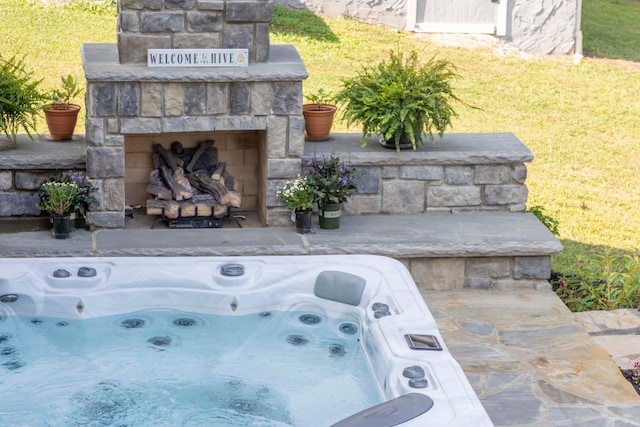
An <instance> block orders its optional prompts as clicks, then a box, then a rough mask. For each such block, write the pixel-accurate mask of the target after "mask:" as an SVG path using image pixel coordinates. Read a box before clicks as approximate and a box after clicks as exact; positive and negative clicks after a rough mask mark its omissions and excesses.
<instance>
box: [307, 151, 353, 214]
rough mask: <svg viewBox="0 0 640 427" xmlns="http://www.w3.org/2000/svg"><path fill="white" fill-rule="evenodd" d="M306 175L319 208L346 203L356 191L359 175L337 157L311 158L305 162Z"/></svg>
mask: <svg viewBox="0 0 640 427" xmlns="http://www.w3.org/2000/svg"><path fill="white" fill-rule="evenodd" d="M306 174H307V177H308V178H309V182H310V184H311V186H312V187H313V191H314V200H315V201H316V202H317V203H318V205H319V206H325V205H328V204H336V203H343V202H346V201H347V199H348V198H349V196H351V194H353V193H355V192H357V191H358V178H360V176H361V174H360V173H359V172H358V171H356V169H355V168H353V167H351V166H349V165H347V164H346V163H345V162H344V161H341V160H340V157H339V156H336V155H333V154H331V155H329V156H324V155H323V156H322V157H316V156H313V158H311V159H310V160H309V161H308V162H307V168H306Z"/></svg>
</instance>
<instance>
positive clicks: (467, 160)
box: [303, 132, 534, 166]
mask: <svg viewBox="0 0 640 427" xmlns="http://www.w3.org/2000/svg"><path fill="white" fill-rule="evenodd" d="M361 138H362V134H361V133H332V134H331V138H330V139H329V140H328V141H324V142H311V141H306V142H305V147H304V156H303V159H305V160H308V159H310V158H311V157H313V155H314V154H315V155H316V156H322V155H329V154H332V153H333V154H337V155H339V156H340V157H341V158H343V159H344V160H348V161H349V162H350V163H351V164H354V165H380V166H385V165H394V166H402V165H424V164H425V162H428V164H429V165H478V164H481V165H482V164H487V165H489V164H513V163H525V162H531V161H532V160H533V158H534V157H533V153H532V152H531V150H529V148H527V146H526V145H524V144H523V143H522V141H520V139H519V138H518V137H517V136H516V135H514V134H513V133H510V132H503V133H449V134H445V135H444V136H443V137H442V138H436V142H435V144H431V143H430V142H429V141H428V140H426V141H425V146H424V147H418V148H417V149H416V150H415V151H413V150H403V151H400V152H397V151H395V150H390V149H388V148H384V147H382V146H381V145H380V143H379V137H377V136H369V137H367V146H366V147H362V146H361V145H360V141H361Z"/></svg>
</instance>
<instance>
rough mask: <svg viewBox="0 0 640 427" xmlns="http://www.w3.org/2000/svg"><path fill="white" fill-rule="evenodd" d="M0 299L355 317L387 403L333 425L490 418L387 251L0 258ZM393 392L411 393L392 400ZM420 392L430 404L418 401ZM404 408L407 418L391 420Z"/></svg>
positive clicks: (67, 308)
mask: <svg viewBox="0 0 640 427" xmlns="http://www.w3.org/2000/svg"><path fill="white" fill-rule="evenodd" d="M14 297H15V298H14ZM0 301H2V303H0V310H1V311H2V313H0V314H3V315H11V314H20V315H25V316H34V315H35V316H50V317H64V318H73V319H85V318H91V317H99V316H106V315H114V314H122V313H130V312H135V311H138V310H146V309H162V308H171V309H175V310H184V311H191V312H197V313H210V314H219V315H229V316H234V315H243V314H251V313H260V312H263V311H264V310H282V311H291V310H312V311H313V312H320V313H323V314H325V315H327V316H342V317H345V316H346V317H350V318H353V319H357V321H358V323H359V325H360V332H359V333H360V334H361V336H360V344H361V346H362V348H363V351H364V354H365V357H366V358H367V362H368V365H369V367H370V369H371V374H372V376H373V378H374V380H375V383H376V384H377V387H378V389H379V390H378V391H379V393H380V394H381V396H382V397H383V400H387V403H386V404H382V405H379V407H374V408H370V409H369V410H368V411H367V408H363V410H364V411H363V413H360V414H356V415H354V416H353V417H350V419H346V420H345V421H344V422H342V423H337V424H335V426H341V427H358V426H367V427H374V426H385V427H386V426H391V425H401V426H403V427H412V426H413V427H418V426H425V425H429V426H448V427H453V426H461V427H463V426H464V427H467V426H470V425H473V426H476V427H482V426H492V425H493V424H492V422H491V420H490V418H489V417H488V415H487V413H486V411H485V410H484V408H483V407H482V405H481V403H480V401H479V399H478V398H477V396H476V395H475V393H474V391H473V389H472V388H471V386H470V384H469V382H468V380H467V378H466V377H465V375H464V373H463V371H462V369H461V368H460V365H459V364H458V363H457V362H456V361H455V360H454V358H453V357H452V355H451V354H450V353H449V351H448V349H447V347H446V343H445V342H444V340H443V338H442V336H441V335H440V332H439V330H438V326H437V324H436V321H435V319H434V318H433V316H432V314H431V312H430V311H429V309H428V307H427V305H426V304H425V302H424V300H423V298H422V296H421V295H420V292H419V291H418V289H417V287H416V285H415V282H414V281H413V279H412V277H411V275H410V273H409V272H408V270H407V269H406V268H405V267H404V265H403V264H401V263H400V262H398V261H395V260H393V259H391V258H386V257H380V256H372V255H331V256H297V257H296V256H273V257H226V258H225V257H162V258H160V257H123V258H14V259H1V260H0ZM410 337H413V340H412V339H411V338H410ZM411 344H413V346H412V345H411ZM434 345H435V346H438V345H439V348H435V349H434V348H433V346H434ZM412 347H414V348H412ZM415 347H417V348H415ZM416 372H417V373H416ZM409 376H412V377H413V378H409ZM420 395H422V396H427V397H428V399H424V400H421V399H420V397H421V396H420ZM401 396H407V397H411V398H412V399H404V400H403V399H401V400H397V399H398V398H399V397H401ZM416 398H418V399H417V400H416ZM425 400H426V401H429V402H430V404H429V405H428V406H430V408H428V409H426V408H425V407H421V405H422V406H424V404H425V403H424V402H425ZM412 402H413V403H412ZM415 402H420V403H415ZM407 405H408V407H405V406H407ZM425 409H426V412H424V410H425ZM416 414H419V415H417V416H415V415H416ZM397 417H400V418H397ZM402 417H405V418H407V417H413V418H412V419H409V420H406V421H403V422H401V424H397V420H398V419H401V418H402ZM394 420H395V421H394Z"/></svg>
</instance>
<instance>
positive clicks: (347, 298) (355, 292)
mask: <svg viewBox="0 0 640 427" xmlns="http://www.w3.org/2000/svg"><path fill="white" fill-rule="evenodd" d="M365 284H366V281H365V280H364V279H363V278H362V277H360V276H356V275H354V274H350V273H344V272H342V271H330V270H329V271H323V272H322V273H320V274H318V277H317V278H316V284H315V287H314V288H313V292H314V294H315V295H316V296H317V297H318V298H324V299H328V300H331V301H337V302H341V303H343V304H349V305H359V304H360V301H361V300H362V293H363V292H364V286H365Z"/></svg>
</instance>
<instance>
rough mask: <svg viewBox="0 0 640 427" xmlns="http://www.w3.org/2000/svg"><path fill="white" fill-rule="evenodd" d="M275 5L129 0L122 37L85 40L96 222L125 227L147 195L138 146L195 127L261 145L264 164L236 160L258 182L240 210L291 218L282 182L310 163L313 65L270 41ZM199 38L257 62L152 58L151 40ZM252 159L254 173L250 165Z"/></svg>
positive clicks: (156, 45) (225, 139)
mask: <svg viewBox="0 0 640 427" xmlns="http://www.w3.org/2000/svg"><path fill="white" fill-rule="evenodd" d="M271 7H272V6H271V2H269V1H264V0H256V1H243V0H231V1H195V2H193V1H175V0H157V1H152V2H136V1H133V0H120V1H119V3H118V10H119V18H118V44H117V45H114V44H85V45H83V46H82V59H83V66H84V71H85V77H86V80H87V91H86V126H85V127H86V139H87V156H86V158H87V175H88V176H89V178H91V179H92V180H93V182H95V183H96V184H97V185H98V187H99V188H100V192H99V203H98V206H97V207H96V208H95V209H93V210H92V211H91V212H89V213H88V215H87V221H88V223H89V224H90V225H91V226H93V227H98V228H102V227H109V228H122V227H124V225H125V224H124V222H125V206H126V205H132V204H139V203H140V202H141V200H140V196H141V191H140V186H141V185H142V183H141V182H139V180H138V181H136V179H137V178H136V177H137V176H138V177H139V175H140V174H143V172H141V171H140V170H139V169H140V168H139V167H138V165H137V164H136V161H137V160H136V158H137V157H136V155H133V154H132V153H137V152H140V151H144V150H149V151H150V150H151V147H152V146H153V145H154V144H157V143H164V142H165V141H166V140H167V139H175V140H178V141H182V140H183V139H189V138H193V135H194V134H195V135H197V138H198V140H199V141H202V140H207V139H211V140H215V141H216V145H217V144H219V143H220V144H221V146H222V145H226V146H231V147H235V146H237V145H242V147H243V148H242V149H243V150H244V151H245V152H251V153H255V155H253V154H252V156H253V157H254V161H255V165H252V166H250V167H248V166H246V164H245V165H244V166H240V165H238V166H235V167H236V168H237V170H239V171H240V172H241V173H240V174H239V175H242V176H241V177H239V180H240V181H242V182H243V183H245V186H246V187H250V188H251V190H250V191H247V192H245V193H242V194H241V197H242V199H243V200H246V201H247V203H248V204H245V206H243V207H242V208H235V207H233V206H231V207H230V210H231V212H233V211H234V210H238V209H245V210H246V209H249V210H255V211H257V213H258V215H259V217H260V221H261V223H262V224H263V225H270V226H279V225H284V224H287V223H288V221H289V214H290V212H288V211H287V210H286V208H285V207H284V206H282V204H281V203H280V202H279V201H278V200H277V198H276V197H275V191H276V189H277V188H278V187H279V186H280V185H282V183H283V182H284V181H285V180H287V179H291V178H295V176H296V175H297V173H298V172H299V171H300V168H301V157H302V155H303V151H304V119H303V117H302V81H303V80H304V79H306V78H307V77H308V74H307V71H306V68H305V66H304V64H303V63H302V61H301V59H300V57H299V55H298V53H297V51H296V50H295V48H294V47H293V46H290V45H270V43H269V23H270V20H271ZM191 48H193V49H204V48H220V49H226V48H229V49H231V48H233V49H237V48H244V49H247V50H248V52H249V55H248V56H249V64H248V65H247V66H245V67H215V68H201V67H198V68H181V67H180V68H178V67H161V68H157V67H148V66H147V64H146V51H147V49H191ZM238 141H240V142H238ZM186 146H187V145H186V144H185V147H186ZM165 148H166V149H168V148H169V147H166V146H165ZM233 149H235V148H232V150H233ZM228 155H229V156H232V155H233V154H228ZM221 157H222V152H221ZM228 163H229V162H228ZM233 168H234V166H232V165H231V164H229V166H228V169H229V170H228V172H229V173H231V174H234V171H233ZM249 168H251V169H252V173H253V176H247V175H246V171H247V170H248V169H249ZM136 174H138V175H136ZM234 191H235V190H234Z"/></svg>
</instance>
